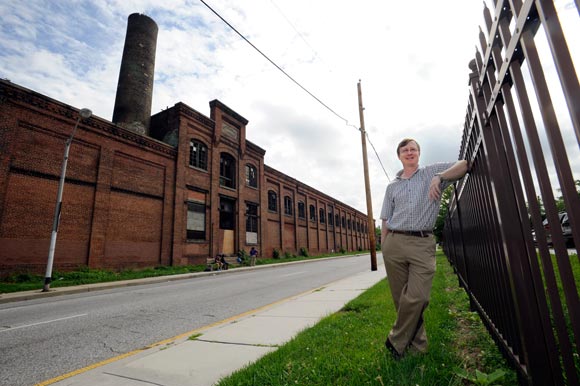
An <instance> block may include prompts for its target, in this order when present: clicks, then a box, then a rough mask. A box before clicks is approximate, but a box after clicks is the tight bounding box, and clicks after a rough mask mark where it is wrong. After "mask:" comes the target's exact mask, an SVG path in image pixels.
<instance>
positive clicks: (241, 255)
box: [238, 249, 250, 265]
mask: <svg viewBox="0 0 580 386" xmlns="http://www.w3.org/2000/svg"><path fill="white" fill-rule="evenodd" d="M238 259H240V260H241V261H240V265H249V264H250V256H249V255H248V252H246V250H245V249H240V251H239V252H238Z"/></svg>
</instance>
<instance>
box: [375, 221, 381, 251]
mask: <svg viewBox="0 0 580 386" xmlns="http://www.w3.org/2000/svg"><path fill="white" fill-rule="evenodd" d="M375 240H376V243H377V245H376V250H377V251H380V250H381V228H380V227H375Z"/></svg>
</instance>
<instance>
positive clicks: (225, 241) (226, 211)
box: [218, 197, 236, 255]
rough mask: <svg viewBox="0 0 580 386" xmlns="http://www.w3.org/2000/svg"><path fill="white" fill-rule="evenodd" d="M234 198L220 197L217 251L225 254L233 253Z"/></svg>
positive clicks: (234, 227)
mask: <svg viewBox="0 0 580 386" xmlns="http://www.w3.org/2000/svg"><path fill="white" fill-rule="evenodd" d="M235 208H236V200H234V199H231V198H227V197H220V229H219V233H220V244H221V245H220V246H219V247H218V248H219V251H220V252H221V253H223V254H225V255H233V254H234V253H235V241H236V240H235V229H236V226H235V225H236V215H235Z"/></svg>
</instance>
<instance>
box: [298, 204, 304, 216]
mask: <svg viewBox="0 0 580 386" xmlns="http://www.w3.org/2000/svg"><path fill="white" fill-rule="evenodd" d="M298 218H306V208H305V207H304V203H303V202H302V201H298Z"/></svg>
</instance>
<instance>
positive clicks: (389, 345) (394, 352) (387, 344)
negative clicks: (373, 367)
mask: <svg viewBox="0 0 580 386" xmlns="http://www.w3.org/2000/svg"><path fill="white" fill-rule="evenodd" d="M385 347H386V348H387V350H389V351H390V352H391V354H392V355H393V358H394V359H395V360H396V361H398V360H399V359H401V358H402V357H403V355H402V354H399V352H398V351H397V349H396V348H395V346H393V344H392V343H391V341H390V340H389V338H387V341H386V342H385Z"/></svg>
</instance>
